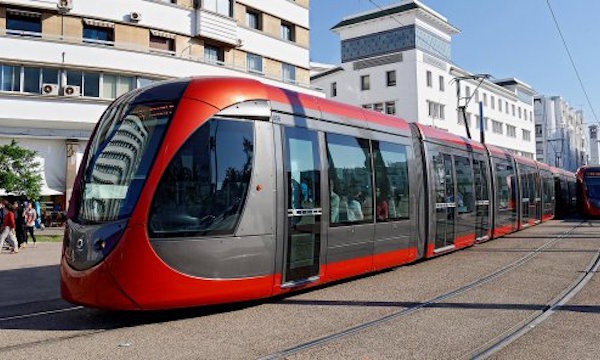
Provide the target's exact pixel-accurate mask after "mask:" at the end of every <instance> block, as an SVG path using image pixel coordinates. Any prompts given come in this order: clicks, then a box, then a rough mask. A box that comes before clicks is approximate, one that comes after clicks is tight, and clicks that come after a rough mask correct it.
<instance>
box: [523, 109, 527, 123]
mask: <svg viewBox="0 0 600 360" xmlns="http://www.w3.org/2000/svg"><path fill="white" fill-rule="evenodd" d="M523 116H525V121H527V110H525V111H523Z"/></svg>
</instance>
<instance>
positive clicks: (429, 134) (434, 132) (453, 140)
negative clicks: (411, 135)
mask: <svg viewBox="0 0 600 360" xmlns="http://www.w3.org/2000/svg"><path fill="white" fill-rule="evenodd" d="M416 125H417V127H418V128H419V130H420V131H421V134H422V136H423V139H424V140H429V141H438V142H442V143H448V144H452V145H454V146H458V147H461V148H463V149H465V150H471V149H473V150H478V151H485V147H484V146H483V144H481V143H480V142H477V141H475V140H470V139H467V138H466V137H462V136H459V135H454V134H452V133H449V132H447V131H443V130H440V129H436V128H434V127H431V126H427V125H421V124H416Z"/></svg>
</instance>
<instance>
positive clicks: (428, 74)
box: [426, 70, 433, 87]
mask: <svg viewBox="0 0 600 360" xmlns="http://www.w3.org/2000/svg"><path fill="white" fill-rule="evenodd" d="M426 75H427V87H432V86H433V79H432V77H431V71H429V70H427V74H426Z"/></svg>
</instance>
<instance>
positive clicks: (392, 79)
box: [385, 70, 396, 86]
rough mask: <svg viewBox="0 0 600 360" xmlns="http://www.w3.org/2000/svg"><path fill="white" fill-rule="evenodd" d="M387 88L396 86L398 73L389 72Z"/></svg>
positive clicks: (387, 74) (387, 73)
mask: <svg viewBox="0 0 600 360" xmlns="http://www.w3.org/2000/svg"><path fill="white" fill-rule="evenodd" d="M385 78H386V83H387V86H396V71H395V70H392V71H388V72H386V73H385Z"/></svg>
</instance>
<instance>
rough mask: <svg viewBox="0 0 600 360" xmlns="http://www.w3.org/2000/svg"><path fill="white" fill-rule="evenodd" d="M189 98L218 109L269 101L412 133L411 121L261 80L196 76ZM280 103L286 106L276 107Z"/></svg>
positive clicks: (297, 112) (325, 116)
mask: <svg viewBox="0 0 600 360" xmlns="http://www.w3.org/2000/svg"><path fill="white" fill-rule="evenodd" d="M184 96H185V97H188V98H194V99H196V100H200V101H203V102H206V103H208V104H210V105H213V106H214V107H216V108H218V109H225V108H227V107H229V106H232V105H234V104H237V103H241V102H244V101H252V100H266V101H270V102H271V103H272V106H273V108H278V107H279V108H285V111H286V112H291V113H293V114H294V115H304V116H307V117H318V118H321V119H326V120H330V121H334V122H339V123H348V124H349V125H356V126H361V127H364V128H372V129H378V130H379V129H380V130H384V131H385V130H388V131H390V132H394V131H400V132H401V133H402V134H403V135H407V134H408V133H410V126H409V124H408V122H407V121H405V120H403V119H400V118H398V117H393V116H389V115H385V114H381V113H378V112H375V111H369V110H366V109H363V108H361V107H356V106H351V105H348V104H344V103H340V102H337V101H332V100H328V99H324V98H320V97H316V96H312V95H308V94H303V93H299V92H295V91H291V90H287V89H282V88H279V87H275V86H270V85H266V84H263V83H262V82H260V81H257V80H253V79H246V78H234V77H196V78H192V79H191V80H190V84H189V85H188V89H187V90H186V92H185V94H184ZM275 103H279V104H280V105H283V106H276V104H275Z"/></svg>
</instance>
